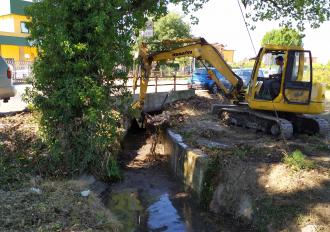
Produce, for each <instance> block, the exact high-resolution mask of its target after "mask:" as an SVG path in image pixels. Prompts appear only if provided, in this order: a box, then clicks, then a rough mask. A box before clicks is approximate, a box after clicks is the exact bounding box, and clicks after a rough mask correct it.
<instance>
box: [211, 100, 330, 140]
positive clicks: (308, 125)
mask: <svg viewBox="0 0 330 232" xmlns="http://www.w3.org/2000/svg"><path fill="white" fill-rule="evenodd" d="M212 112H213V113H214V114H217V115H218V116H219V119H220V120H221V121H222V122H223V123H225V124H227V125H233V126H239V127H244V128H248V129H253V130H255V131H261V132H264V133H266V134H271V135H273V136H275V137H280V138H284V139H289V138H291V137H292V136H293V134H301V133H304V134H320V135H324V136H326V135H328V134H329V132H330V126H329V123H328V121H326V120H325V119H323V118H321V117H319V116H315V115H304V114H301V115H298V114H293V113H281V112H278V113H273V112H269V111H256V110H251V109H250V108H249V107H248V106H246V105H218V104H217V105H214V106H213V109H212Z"/></svg>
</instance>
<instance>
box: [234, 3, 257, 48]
mask: <svg viewBox="0 0 330 232" xmlns="http://www.w3.org/2000/svg"><path fill="white" fill-rule="evenodd" d="M237 3H238V6H239V9H240V10H241V14H242V17H243V20H244V25H245V28H246V30H247V32H248V34H249V37H250V41H251V44H252V47H253V50H254V53H255V55H257V50H256V48H255V47H254V44H253V40H252V37H251V34H250V30H249V28H248V26H247V23H246V20H245V17H244V13H243V10H242V7H241V4H240V3H239V0H237Z"/></svg>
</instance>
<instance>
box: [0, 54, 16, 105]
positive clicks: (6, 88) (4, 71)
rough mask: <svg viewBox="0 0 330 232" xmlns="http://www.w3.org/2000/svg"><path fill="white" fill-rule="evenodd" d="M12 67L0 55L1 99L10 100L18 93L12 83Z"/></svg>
mask: <svg viewBox="0 0 330 232" xmlns="http://www.w3.org/2000/svg"><path fill="white" fill-rule="evenodd" d="M12 74H13V72H12V69H11V68H10V67H9V65H8V64H7V63H6V61H5V60H4V59H3V58H2V57H1V56H0V100H3V101H4V102H8V101H9V99H10V98H11V97H14V96H15V95H16V90H15V88H14V86H13V85H12V82H11V78H12Z"/></svg>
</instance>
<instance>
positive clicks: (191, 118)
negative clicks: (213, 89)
mask: <svg viewBox="0 0 330 232" xmlns="http://www.w3.org/2000/svg"><path fill="white" fill-rule="evenodd" d="M222 100H223V99H222V98H221V97H220V96H212V95H209V94H208V93H207V92H199V93H198V94H197V96H195V97H193V98H191V99H190V100H188V101H181V102H180V101H179V102H175V103H173V104H171V105H170V106H168V107H167V109H166V114H168V115H169V117H170V118H171V120H170V127H171V128H172V129H173V130H175V131H176V132H178V133H179V134H181V135H182V136H183V138H184V141H185V142H186V143H187V144H189V145H190V146H191V147H194V148H199V149H201V150H202V151H204V152H205V153H206V154H208V155H210V156H211V157H217V158H218V159H217V162H218V163H217V165H215V166H216V167H217V168H218V170H220V171H218V172H217V173H218V174H217V175H215V176H213V177H212V178H213V179H214V180H213V182H214V183H216V184H215V186H213V188H217V189H216V190H215V193H214V195H213V199H212V201H211V204H210V208H211V210H212V209H213V211H219V210H220V209H223V208H226V209H227V211H229V213H232V214H234V215H235V214H237V211H239V210H236V209H237V208H239V207H240V205H238V203H237V202H240V201H241V199H242V198H244V197H245V195H247V196H248V198H249V199H251V202H252V206H251V212H252V213H251V215H252V216H251V215H248V216H251V217H252V221H253V225H254V227H255V229H256V230H257V231H267V230H268V231H301V230H302V231H307V229H312V230H308V231H330V230H329V228H330V220H329V218H330V140H329V137H326V138H324V137H319V136H317V135H313V136H308V135H295V136H294V138H293V139H290V140H287V141H283V140H281V139H277V138H273V137H272V136H270V135H266V134H263V133H261V132H255V131H253V130H248V129H245V128H239V127H233V126H227V125H224V124H222V122H220V120H219V119H218V117H217V116H216V115H212V114H211V113H210V109H211V105H212V104H213V103H221V102H222ZM216 186H217V187H216ZM224 189H225V190H224ZM245 193H246V194H245ZM221 202H227V203H225V204H223V205H221V204H222V203H221ZM304 229H306V230H304Z"/></svg>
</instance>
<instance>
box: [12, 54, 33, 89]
mask: <svg viewBox="0 0 330 232" xmlns="http://www.w3.org/2000/svg"><path fill="white" fill-rule="evenodd" d="M6 62H7V64H8V65H9V66H10V67H11V69H12V72H13V75H12V80H13V83H14V84H21V83H26V80H27V78H28V77H30V76H31V75H32V65H33V62H31V61H14V60H12V59H7V60H6Z"/></svg>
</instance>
